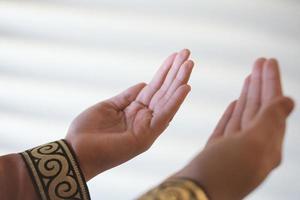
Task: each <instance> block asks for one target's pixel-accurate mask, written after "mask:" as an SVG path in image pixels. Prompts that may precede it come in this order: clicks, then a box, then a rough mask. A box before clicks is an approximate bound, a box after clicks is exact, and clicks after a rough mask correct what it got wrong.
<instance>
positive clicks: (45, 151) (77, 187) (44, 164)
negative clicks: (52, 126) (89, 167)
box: [21, 140, 90, 200]
mask: <svg viewBox="0 0 300 200" xmlns="http://www.w3.org/2000/svg"><path fill="white" fill-rule="evenodd" d="M21 155H22V158H23V160H24V161H25V163H26V166H27V168H28V171H29V174H30V175H31V178H32V181H33V183H34V186H35V189H36V191H37V192H38V194H39V195H40V198H41V199H42V200H68V199H72V200H90V195H89V191H88V188H87V185H86V182H85V179H84V176H83V174H82V172H81V170H80V168H79V164H78V162H77V160H76V157H75V154H74V152H73V151H72V149H71V148H70V147H69V146H68V144H67V142H66V141H65V140H59V141H55V142H51V143H48V144H45V145H41V146H38V147H35V148H33V149H30V150H27V151H25V152H23V153H21Z"/></svg>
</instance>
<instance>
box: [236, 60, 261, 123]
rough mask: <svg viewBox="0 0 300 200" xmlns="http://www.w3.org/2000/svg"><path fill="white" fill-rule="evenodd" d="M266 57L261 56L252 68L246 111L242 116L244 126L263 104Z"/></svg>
mask: <svg viewBox="0 0 300 200" xmlns="http://www.w3.org/2000/svg"><path fill="white" fill-rule="evenodd" d="M265 61H266V59H264V58H260V59H258V60H257V61H256V62H255V65H254V67H253V70H252V74H251V79H250V85H249V91H248V94H247V102H246V108H245V112H244V114H243V117H242V126H244V125H245V124H247V122H249V120H251V119H252V118H253V117H254V116H255V115H256V113H257V111H258V110H259V108H260V105H261V90H262V70H263V65H264V62H265Z"/></svg>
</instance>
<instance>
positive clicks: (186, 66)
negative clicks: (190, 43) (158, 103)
mask: <svg viewBox="0 0 300 200" xmlns="http://www.w3.org/2000/svg"><path fill="white" fill-rule="evenodd" d="M193 67H194V62H193V61H191V60H188V61H185V62H184V63H183V64H182V66H181V67H180V69H179V72H178V74H177V76H176V78H175V79H174V80H173V82H172V85H171V86H170V88H169V89H168V91H167V93H166V94H165V99H169V98H170V97H171V96H172V94H173V93H174V92H175V91H176V90H177V88H179V87H180V86H181V85H184V84H187V83H188V81H189V79H190V76H191V73H192V71H193Z"/></svg>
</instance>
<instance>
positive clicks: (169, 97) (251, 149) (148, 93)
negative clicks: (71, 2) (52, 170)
mask: <svg viewBox="0 0 300 200" xmlns="http://www.w3.org/2000/svg"><path fill="white" fill-rule="evenodd" d="M189 54H190V52H189V51H188V50H186V49H184V50H182V51H180V52H179V53H174V54H172V55H170V56H169V57H168V58H167V59H166V60H165V62H164V63H163V64H162V66H161V68H160V69H159V70H158V72H157V73H156V75H155V76H154V78H153V80H152V81H151V82H150V83H149V84H145V83H140V84H137V85H135V86H133V87H131V88H129V89H127V90H125V91H124V92H122V93H120V94H119V95H117V96H115V97H112V98H110V99H107V100H105V101H103V102H100V103H98V104H96V105H94V106H92V107H91V108H88V109H87V110H86V111H84V112H83V113H81V114H80V115H79V116H78V117H76V118H75V120H74V121H73V122H72V124H71V126H70V129H69V131H68V134H67V136H66V140H67V142H68V143H69V144H70V145H71V147H72V148H73V150H74V151H75V154H76V155H77V158H78V160H79V163H80V167H81V168H82V171H83V174H84V176H85V178H86V180H87V181H88V180H90V179H91V178H93V177H95V176H96V175H98V174H99V173H101V172H103V171H105V170H108V169H110V168H112V167H114V166H117V165H120V164H122V163H124V162H126V161H128V160H129V159H131V158H133V157H134V156H136V155H138V154H140V153H142V152H144V151H146V150H147V149H148V148H149V147H150V146H151V145H152V144H153V142H154V141H155V140H156V139H157V137H158V136H159V135H160V134H162V132H163V131H164V130H165V129H166V128H167V127H168V124H169V122H170V121H171V120H172V118H173V117H174V115H175V114H176V112H177V111H178V109H179V108H180V106H181V104H182V103H183V101H184V100H185V98H186V97H187V95H188V93H189V92H190V90H191V88H190V86H189V85H188V80H189V77H190V75H191V72H192V69H193V65H194V63H193V62H192V61H191V60H189ZM293 106H294V104H293V101H292V100H291V99H290V98H288V97H285V96H284V95H283V93H282V88H281V82H280V73H279V66H278V63H277V61H276V60H275V59H269V60H266V59H264V58H261V59H258V60H257V61H256V63H255V64H254V68H253V71H252V73H251V75H249V76H248V77H247V78H246V80H245V83H244V87H243V89H242V92H241V95H240V97H239V99H238V100H236V101H234V102H232V103H231V104H230V105H229V106H228V108H227V109H226V111H225V113H224V115H223V116H222V118H221V119H220V121H219V123H218V125H217V127H216V128H215V130H214V132H213V134H212V135H211V137H210V139H209V140H208V142H207V145H206V147H205V148H204V150H203V151H202V152H200V153H199V154H198V155H197V156H196V157H195V158H194V159H193V160H192V161H191V162H190V163H189V164H188V165H187V166H186V167H184V168H183V169H182V170H180V171H179V172H178V173H176V174H175V175H173V177H177V178H178V177H180V178H181V177H184V178H190V179H193V180H195V181H196V182H198V183H199V184H200V185H201V186H203V188H205V190H206V191H207V193H208V195H209V197H210V199H212V200H220V199H222V200H227V199H228V200H238V199H242V198H244V197H245V196H246V195H248V194H249V193H250V192H251V191H253V190H254V189H255V188H256V187H257V186H258V185H260V184H261V183H262V182H263V181H264V180H265V178H266V177H267V176H268V175H269V174H270V172H271V171H272V170H274V169H275V168H276V167H278V166H279V164H280V162H281V155H282V144H283V139H284V133H285V125H286V120H287V117H288V115H289V114H290V113H291V111H292V109H293ZM0 174H1V175H3V177H2V178H1V179H0V196H1V195H2V196H1V197H2V199H39V198H38V196H37V193H36V192H35V191H34V188H33V185H32V182H31V179H30V177H29V174H28V172H27V170H26V167H25V163H24V162H23V161H22V159H21V157H20V155H18V154H10V155H5V156H1V157H0ZM16 191H18V192H16Z"/></svg>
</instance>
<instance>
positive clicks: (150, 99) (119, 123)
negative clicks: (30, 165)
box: [66, 49, 194, 180]
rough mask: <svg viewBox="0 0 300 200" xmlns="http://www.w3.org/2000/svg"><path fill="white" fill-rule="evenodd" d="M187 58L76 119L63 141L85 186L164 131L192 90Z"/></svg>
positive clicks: (170, 61) (177, 57)
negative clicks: (80, 172) (65, 142)
mask: <svg viewBox="0 0 300 200" xmlns="http://www.w3.org/2000/svg"><path fill="white" fill-rule="evenodd" d="M189 55H190V52H189V50H186V49H184V50H182V51H181V52H179V53H174V54H172V55H170V56H169V57H168V58H167V59H166V60H165V62H164V63H163V65H162V66H161V68H160V69H159V70H158V72H157V73H156V75H155V76H154V78H153V80H152V81H151V82H150V83H149V84H148V85H146V84H145V83H140V84H137V85H135V86H133V87H131V88H129V89H127V90H126V91H124V92H122V93H121V94H119V95H117V96H115V97H113V98H111V99H108V100H106V101H103V102H100V103H98V104H96V105H94V106H92V107H91V108H89V109H87V110H86V111H84V112H83V113H81V114H80V115H79V116H78V117H76V119H75V120H74V121H73V122H72V124H71V126H70V129H69V131H68V134H67V137H66V139H67V141H68V143H69V144H70V145H71V146H72V147H73V149H74V151H75V153H76V155H77V157H78V160H79V163H80V165H81V168H82V170H83V173H84V175H85V178H86V179H87V180H89V179H91V178H92V177H94V176H96V175H97V174H99V173H101V172H103V171H105V170H107V169H110V168H112V167H114V166H117V165H119V164H121V163H123V162H126V161H128V160H129V159H131V158H133V157H134V156H136V155H138V154H140V153H142V152H144V151H145V150H147V149H148V148H149V147H150V146H151V145H152V144H153V142H154V141H155V139H156V138H157V137H158V136H159V135H160V134H161V133H162V132H163V131H164V130H165V129H166V128H167V126H168V124H169V122H170V121H171V120H172V118H173V117H174V115H175V114H176V112H177V111H178V109H179V107H180V105H181V104H182V103H183V101H184V99H185V98H186V96H187V95H188V93H189V92H190V89H191V88H190V86H189V85H187V83H188V80H189V77H190V74H191V72H192V69H193V66H194V63H193V62H192V61H191V60H189Z"/></svg>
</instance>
